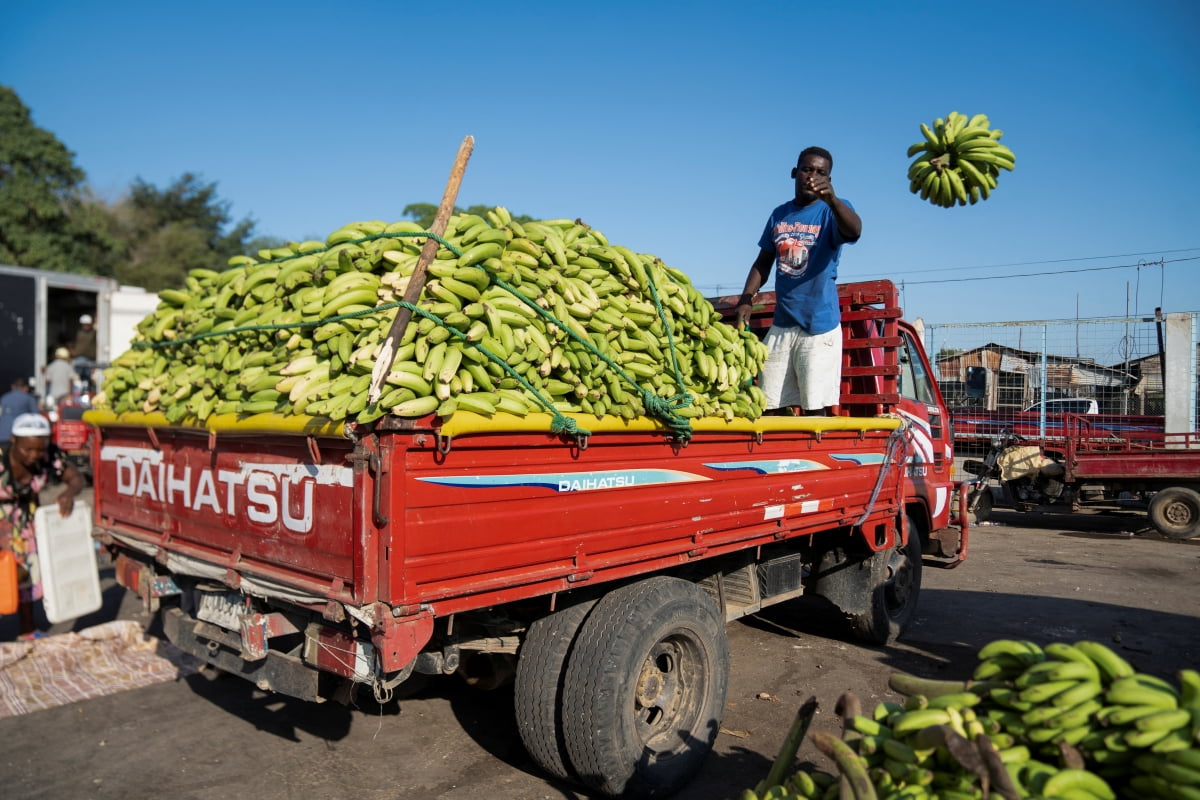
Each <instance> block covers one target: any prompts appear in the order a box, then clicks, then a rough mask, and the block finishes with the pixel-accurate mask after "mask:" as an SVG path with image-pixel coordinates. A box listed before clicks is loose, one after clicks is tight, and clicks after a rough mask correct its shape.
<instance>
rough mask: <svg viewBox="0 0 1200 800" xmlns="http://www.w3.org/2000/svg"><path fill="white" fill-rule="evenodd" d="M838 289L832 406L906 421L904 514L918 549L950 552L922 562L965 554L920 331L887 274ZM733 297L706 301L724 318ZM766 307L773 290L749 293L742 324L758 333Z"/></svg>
mask: <svg viewBox="0 0 1200 800" xmlns="http://www.w3.org/2000/svg"><path fill="white" fill-rule="evenodd" d="M838 296H839V299H840V301H841V306H842V336H843V339H842V348H843V349H842V403H841V405H839V406H836V407H835V408H834V413H835V414H837V415H849V416H857V415H873V414H882V413H895V414H898V415H899V416H901V417H903V418H904V419H905V420H906V421H908V423H909V426H910V448H909V452H908V455H907V468H906V473H905V479H906V481H907V485H906V489H905V497H906V498H907V501H906V510H907V516H908V521H909V524H910V525H915V526H916V528H917V530H918V531H919V533H920V536H921V539H922V540H923V541H922V543H921V546H922V552H923V553H924V554H925V555H926V556H939V557H943V558H951V559H952V561H950V562H949V563H947V562H944V561H940V562H932V561H929V559H926V561H927V562H928V563H930V564H933V565H936V566H942V567H945V566H956V565H957V563H959V561H960V560H961V558H962V557H963V556H965V553H966V536H965V533H964V532H963V530H964V529H963V528H962V527H961V522H960V518H961V516H963V515H961V514H960V512H961V509H959V508H957V507H956V506H955V503H956V501H957V499H959V496H960V495H961V492H958V491H956V490H955V485H956V484H955V483H954V447H953V436H954V434H953V430H952V425H951V424H950V413H949V411H948V409H947V406H946V404H945V401H944V400H943V398H942V394H941V391H940V389H939V388H938V385H937V381H935V380H934V378H933V374H934V373H933V370H932V368H931V366H930V363H929V359H928V357H927V356H926V353H925V348H924V345H923V344H922V341H921V337H920V335H919V334H918V332H917V329H916V328H915V327H914V326H913V325H912V324H911V323H909V322H907V321H906V320H904V319H902V318H901V316H900V315H901V313H902V310H901V308H900V302H899V293H898V291H897V289H896V287H895V285H894V284H892V283H891V282H890V281H863V282H855V283H845V284H840V285H839V286H838ZM738 301H739V297H738V296H737V295H729V296H723V297H717V298H712V303H713V306H714V307H715V308H716V309H717V311H718V312H719V313H721V315H722V317H723V318H724V319H725V320H726V322H729V323H730V324H733V322H734V312H735V310H736V308H737V304H738ZM774 312H775V293H774V292H760V293H759V294H757V295H755V297H754V300H753V310H752V311H751V316H750V321H749V324H748V328H749V329H750V330H751V331H753V332H754V333H755V334H756V335H757V336H758V337H759V338H760V339H761V338H763V337H764V336H766V333H767V331H768V330H770V328H771V321H772V319H773V317H774ZM952 525H956V526H959V527H951V526H952Z"/></svg>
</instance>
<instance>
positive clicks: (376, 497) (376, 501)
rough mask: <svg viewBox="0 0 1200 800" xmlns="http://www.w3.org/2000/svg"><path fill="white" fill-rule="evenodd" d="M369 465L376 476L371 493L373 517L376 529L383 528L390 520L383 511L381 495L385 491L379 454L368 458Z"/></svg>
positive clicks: (373, 452) (375, 453)
mask: <svg viewBox="0 0 1200 800" xmlns="http://www.w3.org/2000/svg"><path fill="white" fill-rule="evenodd" d="M367 464H368V465H369V466H370V467H371V472H372V473H374V475H375V487H374V489H373V491H372V492H371V494H372V499H371V517H372V518H373V519H374V520H375V525H376V527H379V528H382V527H384V526H385V525H387V524H388V518H387V517H385V516H384V515H383V513H382V511H381V509H382V507H383V506H382V503H381V501H380V495H381V493H382V491H383V490H382V486H383V480H382V478H383V475H382V470H381V468H380V462H379V453H378V452H376V451H372V452H371V455H370V456H369V457H368V460H367Z"/></svg>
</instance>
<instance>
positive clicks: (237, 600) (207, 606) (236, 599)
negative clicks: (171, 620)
mask: <svg viewBox="0 0 1200 800" xmlns="http://www.w3.org/2000/svg"><path fill="white" fill-rule="evenodd" d="M245 611H246V606H245V602H244V600H243V599H242V596H241V595H240V594H237V593H236V592H227V593H225V594H214V593H211V592H205V593H203V594H201V595H200V608H199V610H198V611H197V612H196V616H197V617H199V618H200V619H201V620H203V621H205V622H211V623H212V624H213V625H219V626H220V627H222V628H224V629H225V630H229V631H237V630H240V629H241V625H240V621H241V618H242V614H244V613H245Z"/></svg>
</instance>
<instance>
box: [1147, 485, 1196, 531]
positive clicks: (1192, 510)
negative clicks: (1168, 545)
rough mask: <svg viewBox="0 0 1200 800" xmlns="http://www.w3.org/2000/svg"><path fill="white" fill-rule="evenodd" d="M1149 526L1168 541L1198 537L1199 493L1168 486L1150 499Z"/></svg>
mask: <svg viewBox="0 0 1200 800" xmlns="http://www.w3.org/2000/svg"><path fill="white" fill-rule="evenodd" d="M1149 511H1150V524H1152V525H1153V526H1154V529H1155V530H1156V531H1158V532H1159V533H1161V534H1162V535H1163V536H1166V537H1167V538H1169V539H1191V538H1192V537H1194V536H1197V535H1200V492H1196V491H1195V490H1194V489H1188V488H1186V487H1183V486H1170V487H1167V488H1166V489H1163V490H1161V491H1158V492H1155V493H1154V496H1153V497H1151V498H1150V509H1149Z"/></svg>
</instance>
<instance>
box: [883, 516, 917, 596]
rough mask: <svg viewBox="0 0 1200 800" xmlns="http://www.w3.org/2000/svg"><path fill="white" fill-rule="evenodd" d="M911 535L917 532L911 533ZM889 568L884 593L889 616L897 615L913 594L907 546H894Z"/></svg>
mask: <svg viewBox="0 0 1200 800" xmlns="http://www.w3.org/2000/svg"><path fill="white" fill-rule="evenodd" d="M909 535H910V536H912V535H915V534H912V533H910V534H909ZM887 569H888V576H887V583H886V584H884V588H883V593H884V599H885V602H886V603H887V613H888V616H890V617H895V616H897V615H898V614H899V613H900V612H901V611H902V610H903V609H904V607H905V606H906V605H908V600H909V597H910V596H911V595H912V588H913V570H912V561H911V559H909V557H908V547H907V546H901V547H894V548H892V552H891V554H889V556H888V563H887Z"/></svg>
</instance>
